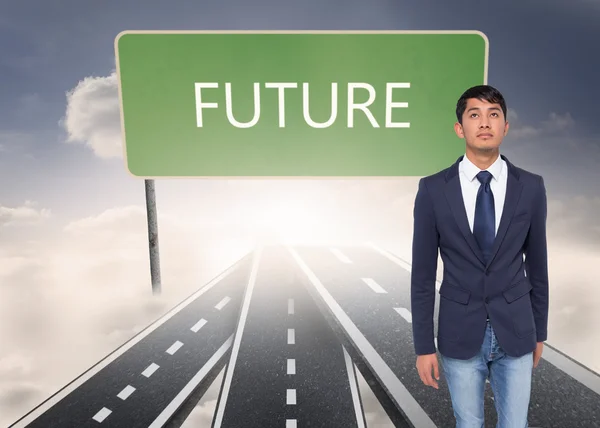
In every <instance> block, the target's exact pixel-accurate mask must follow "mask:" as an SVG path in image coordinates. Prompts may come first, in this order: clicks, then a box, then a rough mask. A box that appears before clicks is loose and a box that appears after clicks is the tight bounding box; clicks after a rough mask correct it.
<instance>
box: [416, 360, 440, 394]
mask: <svg viewBox="0 0 600 428" xmlns="http://www.w3.org/2000/svg"><path fill="white" fill-rule="evenodd" d="M417 370H418V371H419V377H420V378H421V380H422V381H423V383H424V384H425V385H427V386H432V387H434V388H435V389H439V387H438V383H437V382H436V380H440V371H439V368H438V360H437V356H436V355H435V354H429V355H418V356H417ZM432 371H433V377H432V376H431V372H432ZM434 378H435V379H434Z"/></svg>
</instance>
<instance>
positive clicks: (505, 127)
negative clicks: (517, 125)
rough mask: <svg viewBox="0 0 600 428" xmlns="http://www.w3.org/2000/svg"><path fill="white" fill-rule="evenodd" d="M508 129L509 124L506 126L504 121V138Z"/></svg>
mask: <svg viewBox="0 0 600 428" xmlns="http://www.w3.org/2000/svg"><path fill="white" fill-rule="evenodd" d="M508 128H509V124H508V120H507V121H506V123H505V124H504V136H505V137H506V134H508Z"/></svg>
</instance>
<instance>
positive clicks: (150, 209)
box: [144, 180, 161, 295]
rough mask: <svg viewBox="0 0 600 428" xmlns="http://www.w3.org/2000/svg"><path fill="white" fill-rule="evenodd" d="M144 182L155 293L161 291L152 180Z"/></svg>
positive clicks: (151, 271) (153, 291)
mask: <svg viewBox="0 0 600 428" xmlns="http://www.w3.org/2000/svg"><path fill="white" fill-rule="evenodd" d="M144 184H145V186H146V215H147V219H148V242H149V244H150V277H151V279H152V294H155V295H157V294H160V292H161V285H160V259H159V253H158V220H157V215H156V194H155V192H154V180H144Z"/></svg>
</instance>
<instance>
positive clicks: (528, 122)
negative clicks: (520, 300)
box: [0, 0, 600, 425]
mask: <svg viewBox="0 0 600 428" xmlns="http://www.w3.org/2000/svg"><path fill="white" fill-rule="evenodd" d="M599 20H600V3H598V2H597V1H592V0H574V1H572V2H561V1H558V0H551V1H541V0H540V1H519V2H517V1H513V0H506V1H504V2H495V3H492V2H485V3H482V4H479V5H477V7H475V6H474V5H473V2H468V1H464V0H457V1H453V2H433V1H430V0H425V1H421V2H419V3H418V5H416V4H415V3H414V2H408V1H391V0H386V1H384V0H370V1H369V2H366V1H362V2H360V1H355V0H351V1H341V0H335V1H329V2H327V3H326V4H325V2H321V1H319V0H305V1H303V2H291V1H266V0H262V1H254V2H248V1H242V0H237V1H233V0H230V1H218V2H217V1H203V2H183V1H168V2H167V1H158V0H148V1H145V2H134V1H132V0H120V1H116V0H111V1H105V2H101V3H91V2H77V1H67V0H63V1H55V2H51V3H49V2H44V1H33V0H31V1H22V2H9V1H7V0H0V94H1V96H0V183H2V185H1V186H0V343H2V344H3V346H2V347H1V348H0V424H2V425H6V424H8V423H11V422H12V421H14V420H16V419H17V418H18V417H20V416H21V415H22V414H23V413H25V412H26V411H28V410H29V409H31V408H32V407H34V406H35V405H37V404H38V403H39V402H41V401H42V400H43V399H45V398H46V397H48V396H49V395H51V394H52V393H54V392H55V391H56V390H57V389H59V388H60V387H62V386H63V385H64V384H66V383H68V382H69V381H70V380H72V379H73V378H74V377H76V376H77V375H79V374H80V373H81V372H82V371H84V370H85V369H87V368H88V367H89V366H91V365H92V364H94V363H95V362H96V361H98V360H99V359H101V358H102V357H104V356H105V355H106V354H108V353H109V352H111V351H112V350H113V349H114V348H115V347H117V346H118V345H120V344H121V343H122V342H124V341H125V340H127V339H128V338H130V337H131V336H132V335H133V334H135V332H136V331H139V330H140V329H142V328H143V327H145V326H146V325H148V324H149V323H151V322H152V321H154V320H155V319H156V318H157V317H159V316H160V315H161V314H162V313H164V312H165V311H167V310H168V309H169V308H170V307H172V306H173V304H175V303H176V302H179V301H180V300H181V299H182V298H183V297H184V296H187V295H189V294H190V293H191V292H193V291H194V290H195V289H196V288H197V287H199V286H201V285H202V284H204V283H206V282H208V281H209V280H210V279H211V278H212V277H214V276H215V275H216V274H218V273H219V272H221V271H222V270H223V269H225V268H227V267H228V266H229V265H230V264H232V263H233V262H235V260H237V259H238V258H239V257H240V256H241V255H243V254H244V253H245V252H246V251H250V250H251V249H252V245H253V242H254V240H255V238H256V237H257V236H261V234H263V233H265V232H268V231H269V230H273V229H275V230H276V231H277V232H279V233H282V234H284V235H285V236H286V237H287V238H289V239H290V240H301V239H312V240H337V241H361V242H362V241H365V240H370V241H374V242H378V243H379V244H380V245H382V246H384V247H386V248H389V249H391V250H393V251H395V252H396V253H397V254H398V255H400V256H402V257H405V258H406V259H409V260H410V257H411V255H410V245H411V242H410V239H411V233H412V230H411V226H412V203H413V202H414V196H415V193H416V188H417V187H416V186H417V183H418V177H408V178H390V179H385V180H360V179H355V180H350V179H346V180H325V181H314V180H307V181H302V180H292V181H288V180H285V181H282V180H274V181H268V180H250V181H244V180H210V179H201V180H191V179H190V180H182V179H177V180H168V179H165V180H157V182H156V195H157V204H158V208H157V209H158V216H159V243H160V251H161V265H162V266H161V267H162V278H163V283H164V286H163V294H162V295H161V296H160V297H159V298H157V297H153V296H152V295H151V294H150V274H149V264H148V243H147V229H146V217H145V216H146V214H145V205H144V204H145V200H144V185H143V181H141V180H136V179H135V178H133V177H132V176H130V175H129V174H128V173H127V171H126V169H125V165H124V163H123V159H122V158H121V157H120V154H121V153H122V148H121V144H122V141H121V138H120V135H121V130H120V121H119V110H118V109H119V103H118V95H117V79H116V75H115V74H114V71H115V58H114V44H113V43H114V38H115V36H116V35H117V34H118V33H119V32H120V31H123V30H140V29H144V30H184V29H186V30H480V31H483V32H484V33H485V34H486V35H487V37H488V39H489V42H490V54H489V72H488V83H489V84H491V85H493V86H495V87H497V88H498V89H499V90H500V91H501V92H502V93H503V95H504V96H505V98H506V100H507V104H508V107H509V115H508V118H509V123H510V126H511V128H510V131H509V134H508V136H507V137H506V138H505V139H504V141H503V143H502V146H501V151H502V153H503V154H504V155H506V156H507V157H508V158H509V159H510V160H511V161H512V162H513V163H515V164H516V165H517V166H520V167H522V168H525V169H528V170H531V171H532V172H536V173H538V174H541V175H543V177H544V180H545V183H546V188H547V192H548V239H549V244H548V245H549V254H550V267H549V269H550V293H551V294H550V296H551V305H550V321H549V322H550V325H549V338H548V343H550V344H552V345H554V346H556V347H557V348H559V349H560V350H562V351H563V352H566V353H567V354H569V355H571V356H573V357H574V358H575V359H577V360H579V361H580V362H582V363H583V364H585V365H587V366H589V367H590V368H593V369H595V370H596V371H600V345H598V343H600V333H599V332H598V331H597V329H594V328H593V326H594V325H598V324H600V315H599V314H600V312H599V311H598V310H597V308H598V307H599V306H600V289H599V288H598V287H597V285H596V284H597V281H596V278H597V275H598V272H597V269H598V268H597V266H600V263H599V262H600V216H598V215H597V213H598V212H599V211H600V186H598V185H599V184H600V170H599V169H597V165H599V164H600V122H599V121H598V120H597V111H598V107H597V105H596V104H597V100H598V99H600V85H598V83H597V78H596V76H597V70H598V69H600V58H599V57H598V55H594V52H595V51H596V50H597V46H598V42H600V29H599V28H598V26H597V23H598V22H599ZM457 60H460V56H458V55H457ZM73 347H74V348H76V349H77V352H68V350H69V349H71V348H73ZM49 366H52V367H53V368H54V369H53V370H47V369H46V368H47V367H49ZM216 393H217V392H216V391H213V392H212V393H209V394H207V403H208V404H206V406H207V407H206V409H208V410H207V411H205V412H204V413H201V414H200V413H197V414H196V415H195V416H194V417H197V418H205V417H208V418H210V417H211V416H212V414H211V411H212V410H211V409H212V407H210V400H211V399H213V400H214V398H216ZM211 394H213V395H212V396H211ZM211 397H212V398H211ZM213 406H214V403H213ZM371 417H372V418H380V417H381V415H380V414H378V413H377V412H375V413H373V414H372V416H371Z"/></svg>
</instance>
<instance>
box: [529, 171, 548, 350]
mask: <svg viewBox="0 0 600 428" xmlns="http://www.w3.org/2000/svg"><path fill="white" fill-rule="evenodd" d="M533 208H534V210H535V211H534V213H533V215H532V218H531V225H530V227H529V233H528V235H527V239H526V241H525V269H526V272H527V277H528V278H529V282H530V283H531V285H532V287H533V289H532V291H531V306H532V309H533V317H534V319H535V327H536V331H537V341H538V342H544V341H545V340H546V339H547V337H548V302H549V286H548V249H547V243H546V218H547V197H546V187H545V185H544V179H543V178H542V177H540V178H539V184H538V189H537V194H536V201H535V202H534V205H533Z"/></svg>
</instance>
